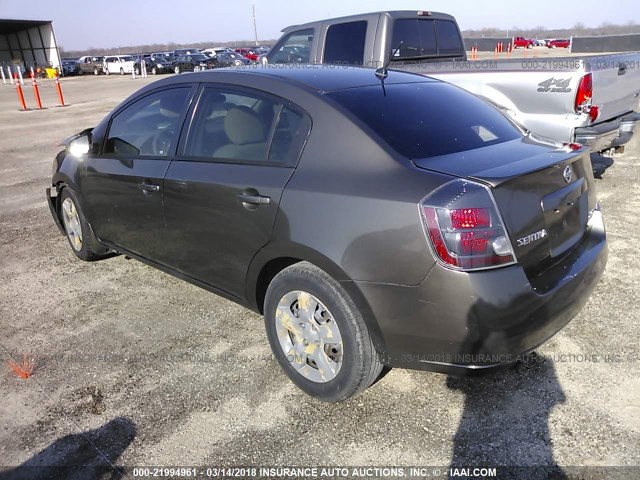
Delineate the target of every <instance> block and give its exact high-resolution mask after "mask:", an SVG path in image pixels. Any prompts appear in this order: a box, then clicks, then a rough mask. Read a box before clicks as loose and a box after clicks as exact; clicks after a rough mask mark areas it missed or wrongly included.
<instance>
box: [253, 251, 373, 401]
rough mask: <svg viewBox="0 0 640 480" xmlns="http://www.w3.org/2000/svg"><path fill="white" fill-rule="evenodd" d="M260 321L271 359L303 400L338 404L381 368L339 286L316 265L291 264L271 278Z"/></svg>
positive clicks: (364, 329) (361, 322) (362, 325)
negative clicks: (262, 321) (271, 354)
mask: <svg viewBox="0 0 640 480" xmlns="http://www.w3.org/2000/svg"><path fill="white" fill-rule="evenodd" d="M264 317H265V327H266V331H267V338H268V339H269V344H270V345H271V350H272V351H273V354H274V356H275V357H276V359H277V360H278V363H280V366H281V367H282V369H283V370H284V371H285V373H286V374H287V376H288V377H289V378H290V379H291V380H292V381H293V382H294V383H295V384H296V385H297V386H298V387H299V388H300V389H301V390H302V391H304V392H305V393H307V394H308V395H311V396H312V397H314V398H317V399H318V400H322V401H325V402H341V401H344V400H347V399H349V398H351V397H353V396H355V395H358V394H360V393H361V392H363V391H364V390H365V389H366V388H367V387H369V386H370V385H371V384H372V383H373V382H374V381H375V380H376V379H377V378H378V377H379V376H380V372H381V371H382V364H381V363H380V359H379V357H378V354H377V352H376V349H375V347H374V346H373V342H372V340H371V337H370V336H369V332H368V330H367V327H366V325H365V323H364V320H363V318H362V315H361V314H360V312H359V311H358V309H357V307H356V306H355V304H354V303H353V301H352V300H351V298H350V297H349V295H348V294H347V292H346V291H345V290H344V289H343V288H342V286H341V285H340V284H339V283H338V282H337V281H336V280H334V279H333V278H331V277H330V276H329V275H328V274H327V273H326V272H324V271H323V270H321V269H320V268H318V267H316V266H315V265H312V264H310V263H308V262H300V263H296V264H294V265H291V266H290V267H287V268H285V269H284V270H282V271H281V272H280V273H278V274H277V275H276V276H275V277H274V279H273V280H272V282H271V283H270V285H269V287H268V289H267V293H266V297H265V304H264Z"/></svg>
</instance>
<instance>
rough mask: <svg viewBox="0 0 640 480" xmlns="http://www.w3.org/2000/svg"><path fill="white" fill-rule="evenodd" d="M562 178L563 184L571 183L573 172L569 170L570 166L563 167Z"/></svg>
mask: <svg viewBox="0 0 640 480" xmlns="http://www.w3.org/2000/svg"><path fill="white" fill-rule="evenodd" d="M562 176H563V177H564V180H565V182H567V183H571V179H572V178H573V170H571V165H567V166H566V167H564V172H562Z"/></svg>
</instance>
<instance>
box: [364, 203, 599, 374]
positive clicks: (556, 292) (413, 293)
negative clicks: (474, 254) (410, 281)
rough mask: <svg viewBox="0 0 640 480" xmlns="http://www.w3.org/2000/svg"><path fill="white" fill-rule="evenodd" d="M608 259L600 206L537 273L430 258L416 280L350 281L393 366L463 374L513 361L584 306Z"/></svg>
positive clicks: (535, 346) (550, 334)
mask: <svg viewBox="0 0 640 480" xmlns="http://www.w3.org/2000/svg"><path fill="white" fill-rule="evenodd" d="M606 262H607V244H606V233H605V228H604V223H603V221H602V215H601V214H600V211H595V212H594V215H593V216H592V219H591V220H590V229H589V231H588V233H587V234H586V235H585V238H584V240H583V241H582V243H581V244H580V246H579V247H577V248H576V249H575V250H574V251H573V252H572V253H571V254H569V255H568V256H567V257H566V258H564V259H563V260H562V261H561V262H559V263H558V264H557V265H556V266H554V267H553V268H551V269H550V270H548V271H546V272H544V273H543V274H541V275H540V276H539V277H537V278H532V279H529V278H528V277H527V276H526V275H525V272H524V270H523V269H522V268H521V267H520V266H513V267H505V268H500V269H495V270H486V271H480V272H472V273H466V272H457V271H453V270H449V269H447V268H444V267H441V266H439V265H437V264H436V266H434V268H433V269H432V270H431V272H430V273H429V274H428V275H427V277H426V278H425V279H424V281H423V282H422V283H421V284H420V285H418V286H415V287H403V286H398V285H388V284H387V285H383V284H376V283H367V282H355V283H356V285H357V287H358V288H359V289H360V291H361V293H362V294H363V296H364V298H365V299H366V301H367V302H368V303H369V307H370V309H371V312H372V313H373V315H374V317H375V318H376V320H377V323H378V325H379V327H380V331H381V334H382V336H383V341H384V345H385V347H384V349H385V351H384V352H380V353H381V356H382V360H383V362H384V363H385V364H387V365H389V366H392V367H402V368H412V369H419V370H431V371H439V372H443V373H456V374H466V373H468V372H472V371H479V370H483V369H487V368H490V367H496V366H500V365H505V364H509V363H512V362H514V361H516V360H518V359H519V358H521V356H522V355H524V354H526V353H529V352H530V351H532V350H533V349H535V348H537V347H538V346H539V345H541V344H542V343H544V342H545V341H546V340H548V339H549V338H550V337H551V336H553V335H554V334H555V333H557V332H558V331H559V330H560V329H561V328H562V327H564V326H565V325H566V324H567V323H568V322H569V321H570V320H571V319H572V318H573V317H574V316H575V315H576V314H577V313H578V312H579V311H580V309H581V308H582V306H583V305H584V304H585V303H586V301H587V299H588V298H589V296H590V294H591V292H592V291H593V289H594V288H595V286H596V285H597V284H598V281H599V279H600V277H601V276H602V273H603V271H604V268H605V265H606Z"/></svg>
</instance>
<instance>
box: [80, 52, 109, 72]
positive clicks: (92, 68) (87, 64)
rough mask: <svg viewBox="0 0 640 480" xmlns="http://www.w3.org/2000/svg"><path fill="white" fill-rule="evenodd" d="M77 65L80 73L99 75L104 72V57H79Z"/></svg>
mask: <svg viewBox="0 0 640 480" xmlns="http://www.w3.org/2000/svg"><path fill="white" fill-rule="evenodd" d="M78 65H80V75H83V74H85V73H93V74H94V75H100V74H101V73H104V57H92V56H90V55H88V56H84V57H80V58H79V59H78Z"/></svg>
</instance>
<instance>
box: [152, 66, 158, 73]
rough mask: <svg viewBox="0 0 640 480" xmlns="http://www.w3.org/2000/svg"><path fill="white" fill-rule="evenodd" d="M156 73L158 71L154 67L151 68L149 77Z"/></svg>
mask: <svg viewBox="0 0 640 480" xmlns="http://www.w3.org/2000/svg"><path fill="white" fill-rule="evenodd" d="M157 73H158V69H157V68H156V67H153V68H152V69H151V75H155V74H157Z"/></svg>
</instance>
